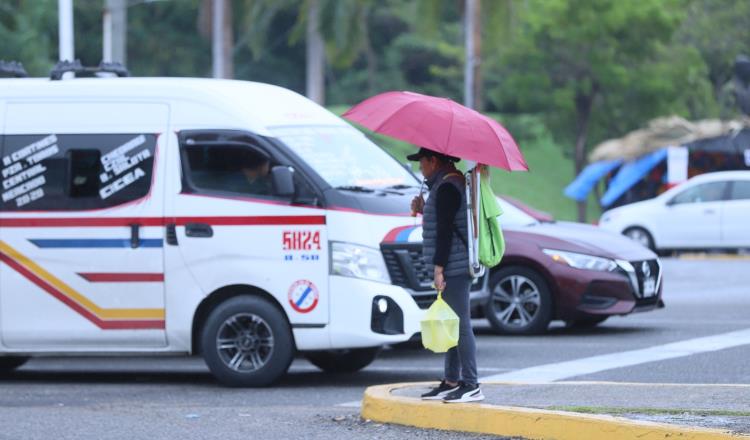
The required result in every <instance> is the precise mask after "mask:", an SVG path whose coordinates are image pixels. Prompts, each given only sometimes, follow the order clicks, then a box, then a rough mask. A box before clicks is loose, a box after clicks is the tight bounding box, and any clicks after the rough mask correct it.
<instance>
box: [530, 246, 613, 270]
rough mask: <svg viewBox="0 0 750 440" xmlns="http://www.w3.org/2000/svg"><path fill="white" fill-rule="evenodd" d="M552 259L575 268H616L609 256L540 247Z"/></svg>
mask: <svg viewBox="0 0 750 440" xmlns="http://www.w3.org/2000/svg"><path fill="white" fill-rule="evenodd" d="M542 252H544V253H545V254H547V255H549V256H550V258H552V259H553V260H554V261H556V262H557V263H560V264H565V265H567V266H570V267H575V268H576V269H587V270H599V271H604V272H612V271H613V270H615V269H617V263H616V262H615V261H614V260H610V259H609V258H602V257H595V256H593V255H587V254H579V253H576V252H567V251H558V250H554V249H542Z"/></svg>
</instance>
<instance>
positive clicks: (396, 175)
mask: <svg viewBox="0 0 750 440" xmlns="http://www.w3.org/2000/svg"><path fill="white" fill-rule="evenodd" d="M272 133H273V134H274V135H275V136H276V137H278V138H279V139H280V140H281V141H282V142H284V144H286V145H287V146H288V147H289V148H290V149H292V151H294V152H295V153H296V154H297V155H298V156H299V157H300V158H302V160H304V161H305V162H306V163H307V164H308V165H310V166H311V167H312V168H313V169H314V170H315V172H316V173H318V174H319V175H320V177H322V178H323V180H325V181H326V182H327V183H328V184H329V185H331V186H332V187H334V188H340V189H343V190H350V191H367V189H369V188H387V187H401V186H406V187H408V186H417V185H419V181H418V180H417V179H416V178H415V177H414V176H413V175H412V174H411V173H410V172H409V171H407V170H406V169H405V168H404V167H403V166H402V165H401V164H399V163H398V161H396V160H395V159H393V157H391V156H390V155H389V154H387V153H386V152H385V151H383V150H381V149H380V147H378V146H377V145H375V144H374V143H373V142H371V141H370V140H369V139H367V137H365V136H364V135H363V134H362V133H360V132H358V131H357V130H355V129H353V128H351V127H332V126H296V127H280V128H275V129H272Z"/></svg>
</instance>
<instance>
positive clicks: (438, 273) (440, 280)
mask: <svg viewBox="0 0 750 440" xmlns="http://www.w3.org/2000/svg"><path fill="white" fill-rule="evenodd" d="M434 284H435V288H436V289H437V290H439V291H441V292H442V291H443V290H445V275H443V266H435V282H434Z"/></svg>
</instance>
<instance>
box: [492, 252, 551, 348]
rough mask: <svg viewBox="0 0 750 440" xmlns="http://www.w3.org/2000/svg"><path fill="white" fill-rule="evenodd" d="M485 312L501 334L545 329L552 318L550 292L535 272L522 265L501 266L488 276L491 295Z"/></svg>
mask: <svg viewBox="0 0 750 440" xmlns="http://www.w3.org/2000/svg"><path fill="white" fill-rule="evenodd" d="M484 314H485V316H486V317H487V320H488V321H489V322H490V325H491V326H492V329H493V330H494V331H495V332H497V333H500V334H509V335H534V334H539V333H544V332H545V331H546V330H547V327H548V326H549V323H550V320H551V319H552V295H551V294H550V290H549V287H548V286H547V282H546V281H544V278H542V276H541V275H539V274H538V273H537V272H535V271H533V270H531V269H529V268H526V267H523V266H510V267H504V268H502V269H500V270H498V271H497V272H495V273H493V274H492V275H491V276H490V297H489V299H488V300H487V303H486V304H485V306H484Z"/></svg>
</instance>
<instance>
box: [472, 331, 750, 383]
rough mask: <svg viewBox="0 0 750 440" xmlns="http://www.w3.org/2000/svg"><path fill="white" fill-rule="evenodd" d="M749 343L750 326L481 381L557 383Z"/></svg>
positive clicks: (519, 371) (504, 374) (490, 377)
mask: <svg viewBox="0 0 750 440" xmlns="http://www.w3.org/2000/svg"><path fill="white" fill-rule="evenodd" d="M747 344H750V329H744V330H738V331H734V332H729V333H722V334H719V335H714V336H706V337H702V338H695V339H687V340H684V341H679V342H673V343H670V344H665V345H657V346H654V347H649V348H644V349H640V350H631V351H623V352H619V353H610V354H604V355H600V356H592V357H587V358H582V359H575V360H572V361H565V362H558V363H554V364H546V365H538V366H536V367H530V368H524V369H521V370H516V371H511V372H509V373H501V374H495V375H492V376H487V377H483V378H480V380H481V381H483V382H490V381H494V382H509V381H510V382H513V381H520V382H529V383H546V382H555V381H558V380H563V379H567V378H569V377H577V376H585V375H588V374H593V373H598V372H600V371H605V370H612V369H615V368H622V367H632V366H634V365H639V364H645V363H648V362H655V361H664V360H667V359H674V358H679V357H684V356H691V355H694V354H698V353H706V352H711V351H718V350H724V349H727V348H732V347H738V346H741V345H747Z"/></svg>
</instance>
